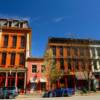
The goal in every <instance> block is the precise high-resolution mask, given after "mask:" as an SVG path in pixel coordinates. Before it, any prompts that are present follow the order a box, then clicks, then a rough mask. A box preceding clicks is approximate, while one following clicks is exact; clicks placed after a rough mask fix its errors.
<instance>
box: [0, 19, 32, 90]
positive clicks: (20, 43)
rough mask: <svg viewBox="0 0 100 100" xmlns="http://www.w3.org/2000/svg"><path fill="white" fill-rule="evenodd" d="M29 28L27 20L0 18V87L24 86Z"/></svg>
mask: <svg viewBox="0 0 100 100" xmlns="http://www.w3.org/2000/svg"><path fill="white" fill-rule="evenodd" d="M30 43H31V28H30V27H29V24H28V21H26V20H16V19H0V87H4V86H16V87H18V88H19V89H21V90H22V89H25V88H26V72H27V66H26V63H25V61H26V58H27V57H29V53H30Z"/></svg>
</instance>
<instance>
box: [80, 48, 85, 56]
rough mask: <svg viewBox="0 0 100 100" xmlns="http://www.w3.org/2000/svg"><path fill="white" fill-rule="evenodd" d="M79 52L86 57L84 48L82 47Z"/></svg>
mask: <svg viewBox="0 0 100 100" xmlns="http://www.w3.org/2000/svg"><path fill="white" fill-rule="evenodd" d="M79 50H80V56H84V48H82V47H80V48H79Z"/></svg>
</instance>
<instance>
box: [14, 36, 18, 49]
mask: <svg viewBox="0 0 100 100" xmlns="http://www.w3.org/2000/svg"><path fill="white" fill-rule="evenodd" d="M16 44H17V36H13V47H16Z"/></svg>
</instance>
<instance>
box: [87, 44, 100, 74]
mask: <svg viewBox="0 0 100 100" xmlns="http://www.w3.org/2000/svg"><path fill="white" fill-rule="evenodd" d="M89 47H90V57H91V59H93V60H92V62H91V65H92V72H100V56H99V54H98V52H100V51H98V48H100V45H90V46H89ZM94 55H95V56H94ZM94 62H95V64H94Z"/></svg>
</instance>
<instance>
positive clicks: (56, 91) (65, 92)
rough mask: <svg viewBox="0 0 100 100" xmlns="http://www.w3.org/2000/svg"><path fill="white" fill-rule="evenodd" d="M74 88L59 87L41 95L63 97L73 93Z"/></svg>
mask: <svg viewBox="0 0 100 100" xmlns="http://www.w3.org/2000/svg"><path fill="white" fill-rule="evenodd" d="M74 93H75V90H74V89H73V88H59V89H54V90H52V91H48V92H45V93H44V95H43V97H64V96H72V95H74Z"/></svg>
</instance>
